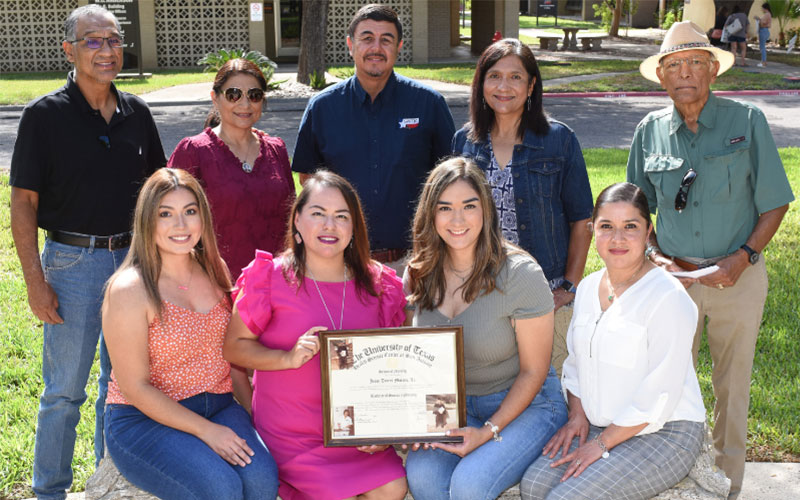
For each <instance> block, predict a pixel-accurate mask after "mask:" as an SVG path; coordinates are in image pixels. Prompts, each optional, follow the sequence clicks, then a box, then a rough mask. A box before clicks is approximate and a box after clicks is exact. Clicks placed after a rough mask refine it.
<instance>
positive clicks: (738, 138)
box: [731, 136, 744, 144]
mask: <svg viewBox="0 0 800 500" xmlns="http://www.w3.org/2000/svg"><path fill="white" fill-rule="evenodd" d="M742 141H744V136H741V137H734V138H733V139H731V144H736V143H737V142H742Z"/></svg>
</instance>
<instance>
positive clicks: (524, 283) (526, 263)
mask: <svg viewBox="0 0 800 500" xmlns="http://www.w3.org/2000/svg"><path fill="white" fill-rule="evenodd" d="M508 259H509V262H508V264H507V265H506V269H507V273H508V274H507V279H506V280H505V283H504V285H503V286H502V287H501V290H502V292H503V297H504V301H505V307H504V310H505V312H506V314H508V315H509V316H510V317H512V318H515V319H527V318H537V317H539V316H543V315H545V314H547V313H548V312H550V311H552V310H553V308H554V304H553V294H552V292H550V286H549V285H548V284H547V279H546V278H545V277H544V272H543V271H542V268H541V266H539V264H537V263H536V261H535V260H534V259H533V257H530V256H529V255H527V254H524V255H510V256H509V257H508Z"/></svg>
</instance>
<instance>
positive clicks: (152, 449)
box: [105, 392, 278, 500]
mask: <svg viewBox="0 0 800 500" xmlns="http://www.w3.org/2000/svg"><path fill="white" fill-rule="evenodd" d="M180 404H181V405H183V406H185V407H186V408H188V409H189V410H191V411H193V412H195V413H197V414H198V415H200V416H202V417H205V418H207V419H208V420H210V421H212V422H214V423H216V424H219V425H224V426H226V427H229V428H231V429H232V430H233V431H234V432H235V433H236V434H237V435H238V436H239V437H240V438H242V439H244V440H245V441H247V444H248V446H250V448H252V450H253V451H254V452H255V455H253V456H252V457H250V458H251V460H252V462H251V463H249V464H247V465H246V466H244V467H240V466H238V465H232V464H230V463H228V462H226V461H225V459H223V458H222V457H220V456H219V455H217V454H216V453H215V452H214V450H212V449H211V448H209V447H208V445H207V444H205V443H204V442H203V441H201V440H200V439H199V438H197V437H195V436H193V435H191V434H187V433H185V432H183V431H179V430H177V429H173V428H172V427H167V426H165V425H162V424H159V423H158V422H156V421H154V420H152V419H151V418H150V417H148V416H147V415H145V414H144V413H142V412H140V411H139V410H137V409H136V407H135V406H131V405H120V404H110V405H107V406H106V422H105V423H106V444H107V446H108V453H109V455H111V458H112V459H114V464H115V465H116V466H117V469H119V471H120V472H121V473H122V475H123V476H125V478H126V479H127V480H128V481H130V482H131V483H133V484H134V485H135V486H137V487H139V488H141V489H143V490H146V491H148V492H150V493H152V494H154V495H156V496H157V497H158V498H161V499H163V500H170V499H175V500H199V499H208V500H228V499H230V500H234V499H235V500H241V499H245V500H249V499H272V500H274V499H275V498H276V497H277V495H278V466H277V465H276V464H275V460H273V458H272V455H270V454H269V451H267V448H266V447H265V446H264V444H263V443H262V441H261V439H260V438H259V437H258V434H257V433H256V431H255V429H254V428H253V426H252V425H251V423H250V415H248V414H247V412H246V411H245V410H244V408H242V407H241V406H240V405H239V403H237V402H235V401H234V400H233V395H232V394H231V393H227V394H210V393H207V392H204V393H200V394H198V395H196V396H192V397H190V398H187V399H184V400H183V401H180Z"/></svg>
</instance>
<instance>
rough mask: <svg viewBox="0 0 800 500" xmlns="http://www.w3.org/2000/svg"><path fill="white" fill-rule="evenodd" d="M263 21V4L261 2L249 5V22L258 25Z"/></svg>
mask: <svg viewBox="0 0 800 500" xmlns="http://www.w3.org/2000/svg"><path fill="white" fill-rule="evenodd" d="M263 20H264V4H263V3H262V2H251V3H250V21H251V22H254V23H260V22H262V21H263Z"/></svg>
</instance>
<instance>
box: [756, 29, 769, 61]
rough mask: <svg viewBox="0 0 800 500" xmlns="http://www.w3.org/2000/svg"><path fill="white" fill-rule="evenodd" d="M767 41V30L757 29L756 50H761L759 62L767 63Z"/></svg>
mask: <svg viewBox="0 0 800 500" xmlns="http://www.w3.org/2000/svg"><path fill="white" fill-rule="evenodd" d="M767 40H769V28H758V48H759V49H761V62H762V63H763V62H767Z"/></svg>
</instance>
